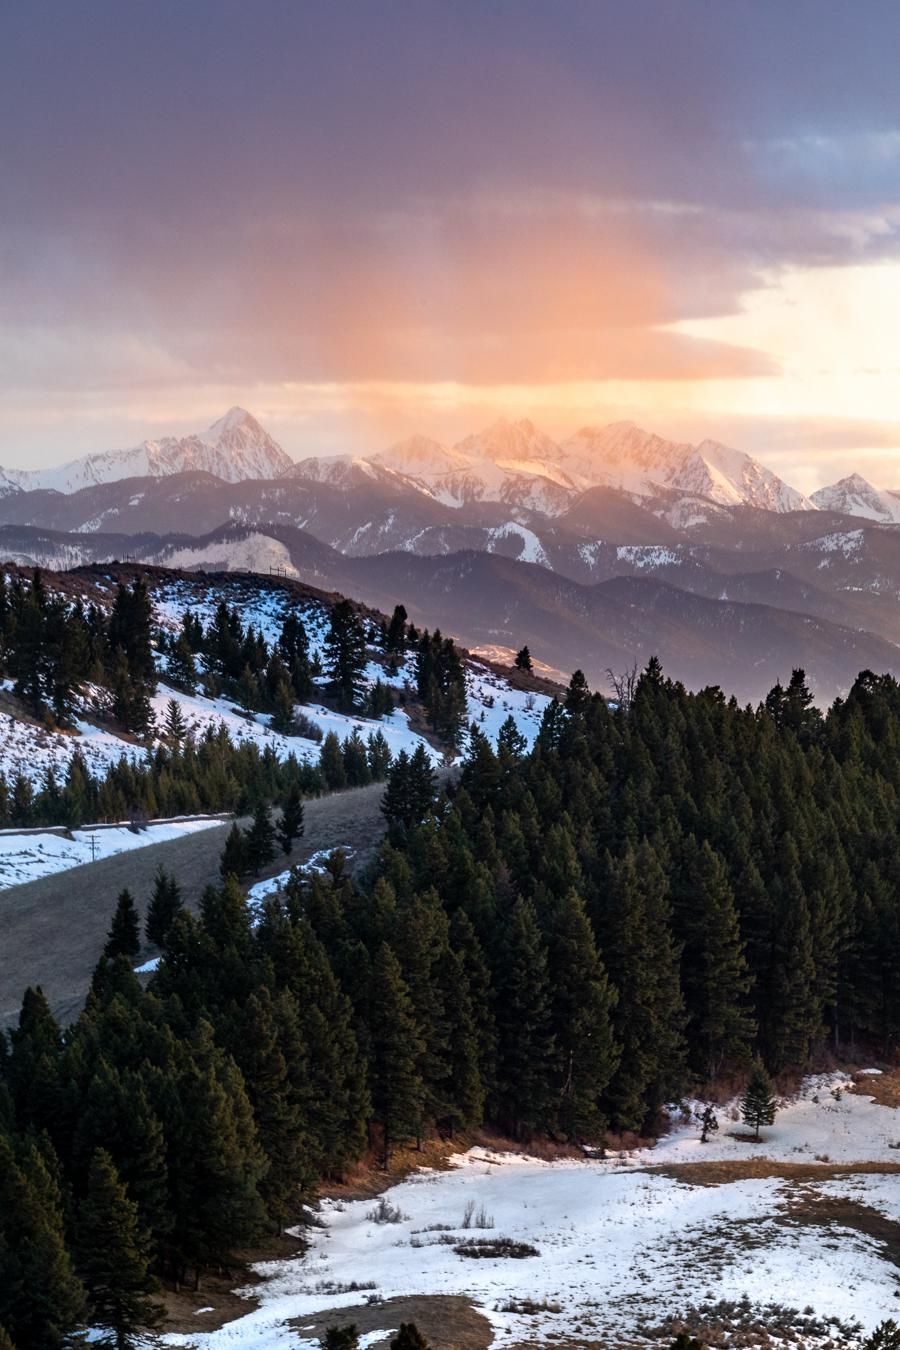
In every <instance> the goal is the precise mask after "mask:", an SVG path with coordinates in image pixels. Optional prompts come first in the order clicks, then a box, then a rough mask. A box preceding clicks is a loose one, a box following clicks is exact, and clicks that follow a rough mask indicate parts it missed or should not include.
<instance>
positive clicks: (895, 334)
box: [0, 0, 900, 490]
mask: <svg viewBox="0 0 900 1350" xmlns="http://www.w3.org/2000/svg"><path fill="white" fill-rule="evenodd" d="M898 50H900V6H898V5H896V3H894V0H866V4H865V5H864V6H855V5H851V4H848V3H847V2H846V0H791V3H790V4H785V3H784V2H783V0H727V3H723V0H628V3H627V4H623V3H621V0H584V2H582V0H553V3H547V2H546V0H478V2H477V3H475V2H473V0H302V3H296V0H277V2H276V0H254V2H253V3H252V4H248V3H246V0H191V3H190V4H185V3H184V0H153V2H152V3H150V0H138V3H136V4H131V5H122V4H121V3H120V2H119V0H82V2H81V3H79V4H77V5H73V4H72V3H71V0H29V3H28V4H27V5H25V4H20V5H14V4H8V5H5V6H0V463H2V464H5V465H8V466H15V467H25V466H28V465H35V466H37V465H43V464H50V463H55V462H59V461H61V460H64V459H67V458H71V457H73V456H74V455H78V454H82V453H85V452H87V451H93V450H104V449H111V448H115V447H121V446H127V445H132V444H135V443H136V442H138V441H140V440H142V439H143V438H144V437H145V436H158V435H162V434H168V433H173V432H177V433H179V434H184V433H185V432H187V431H191V430H197V429H200V428H202V427H205V426H207V425H208V424H209V423H210V422H212V421H213V420H214V419H215V418H216V417H217V416H219V415H220V414H221V413H222V412H224V411H225V409H227V408H228V407H229V406H231V405H232V404H236V403H237V404H241V405H243V406H245V407H247V408H249V409H250V410H251V411H252V412H253V413H254V414H255V415H256V416H258V417H259V418H260V419H261V420H262V421H263V422H264V423H265V424H266V426H267V427H268V429H269V430H270V431H272V433H273V434H274V435H275V436H276V437H277V439H278V440H279V441H280V442H281V444H282V445H283V446H284V447H285V449H286V450H287V451H288V452H289V453H290V454H292V455H294V456H295V457H297V458H300V457H302V456H303V455H306V454H322V453H325V454H328V453H338V452H341V451H345V450H352V451H354V452H367V451H370V450H374V449H378V448H380V447H381V446H382V445H383V444H386V443H388V442H389V441H391V440H393V439H397V438H398V437H400V436H403V435H406V434H408V433H410V432H412V431H422V432H425V433H427V434H430V435H434V436H436V437H438V438H439V439H444V440H453V439H456V438H457V437H459V436H462V435H464V434H466V433H468V432H470V431H472V430H475V429H478V428H479V427H480V426H482V425H483V424H485V423H487V422H489V421H490V420H492V419H493V418H494V417H496V416H497V415H500V414H502V415H507V416H509V415H513V416H529V417H532V418H533V419H534V420H535V421H537V422H539V423H540V425H541V426H542V427H544V428H545V429H546V430H547V431H548V432H550V433H551V434H556V435H564V434H568V433H570V432H572V431H574V430H575V429H577V428H578V427H580V426H583V425H586V424H602V423H604V422H608V421H612V420H615V419H617V418H620V417H633V418H634V419H635V420H636V421H638V422H640V423H641V424H642V425H645V426H647V427H649V428H650V429H652V430H655V431H658V432H660V433H662V434H668V435H672V436H676V437H678V438H686V439H699V438H700V437H702V436H713V437H715V438H716V439H719V440H723V441H726V442H728V443H730V444H734V445H737V446H738V447H739V448H741V449H744V450H748V451H750V452H751V453H753V454H756V455H759V456H760V458H762V459H763V460H764V461H765V462H766V463H768V464H769V465H771V466H772V467H773V468H775V469H776V470H777V471H778V472H779V473H781V474H782V475H783V476H784V477H786V478H788V480H789V481H792V482H794V483H796V484H797V485H798V486H799V487H801V488H803V489H806V490H809V489H811V488H813V487H816V486H818V485H821V484H822V483H826V482H830V481H833V480H834V479H835V478H837V477H839V476H841V475H842V474H844V473H846V472H849V471H852V470H855V469H858V470H860V471H861V472H863V473H865V474H866V475H867V476H869V477H871V478H872V479H874V481H875V482H876V483H877V484H878V485H880V486H887V487H898V488H900V324H898V322H897V316H898V314H900V81H898V79H897V74H896V53H897V51H898Z"/></svg>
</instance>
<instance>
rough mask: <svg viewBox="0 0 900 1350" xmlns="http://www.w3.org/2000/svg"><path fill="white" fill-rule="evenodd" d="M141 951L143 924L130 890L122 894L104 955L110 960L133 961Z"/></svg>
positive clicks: (117, 903)
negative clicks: (119, 958)
mask: <svg viewBox="0 0 900 1350" xmlns="http://www.w3.org/2000/svg"><path fill="white" fill-rule="evenodd" d="M140 950H141V923H140V919H139V917H138V912H137V907H136V905H135V903H134V898H133V897H132V894H131V892H130V891H129V890H124V891H122V892H121V893H120V895H119V899H118V900H117V902H116V910H115V913H114V914H113V920H112V923H111V924H110V929H109V934H108V936H107V939H106V946H105V947H104V948H103V955H104V956H106V957H109V959H110V960H112V959H114V958H115V957H117V956H127V957H128V959H129V960H132V959H133V958H134V957H136V956H137V954H138V952H139V951H140Z"/></svg>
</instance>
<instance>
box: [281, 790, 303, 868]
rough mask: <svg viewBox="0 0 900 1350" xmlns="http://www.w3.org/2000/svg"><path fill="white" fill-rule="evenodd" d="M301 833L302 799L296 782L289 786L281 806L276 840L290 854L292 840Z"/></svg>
mask: <svg viewBox="0 0 900 1350" xmlns="http://www.w3.org/2000/svg"><path fill="white" fill-rule="evenodd" d="M302 834H303V799H302V797H301V796H300V789H299V788H298V787H297V786H296V784H295V785H294V786H293V787H292V788H291V790H290V792H289V793H288V795H287V797H286V798H285V803H284V806H283V807H282V808H281V819H280V821H279V822H278V842H279V844H280V845H281V847H282V849H283V850H284V852H285V854H290V853H291V851H292V850H293V847H294V841H295V840H296V839H299V838H300V837H301V835H302Z"/></svg>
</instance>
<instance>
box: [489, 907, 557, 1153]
mask: <svg viewBox="0 0 900 1350" xmlns="http://www.w3.org/2000/svg"><path fill="white" fill-rule="evenodd" d="M494 983H495V988H496V995H497V996H496V1004H495V1007H496V1018H497V1038H498V1048H497V1082H496V1088H495V1111H496V1115H497V1117H498V1119H499V1121H500V1123H501V1124H502V1125H503V1127H504V1128H505V1129H506V1130H507V1132H508V1133H509V1134H511V1135H512V1136H513V1137H514V1138H516V1139H527V1138H529V1137H530V1136H531V1135H533V1134H535V1133H537V1132H538V1131H542V1130H550V1129H552V1128H553V1126H554V1125H555V1123H556V1092H555V1087H556V1082H555V1079H556V1077H557V1070H558V1064H559V1055H558V1050H557V1046H556V1042H555V1039H554V1036H553V1013H552V1006H551V990H550V977H549V972H548V966H547V949H546V946H545V944H544V941H543V939H542V937H541V932H540V929H539V927H538V923H537V919H536V917H535V913H534V908H533V906H532V905H531V903H530V902H529V901H524V900H521V899H519V900H517V901H516V902H515V904H514V905H513V907H512V910H511V911H510V913H509V915H508V916H507V918H506V922H505V924H504V926H503V929H502V934H501V936H500V941H499V949H498V954H497V960H496V964H495V966H494Z"/></svg>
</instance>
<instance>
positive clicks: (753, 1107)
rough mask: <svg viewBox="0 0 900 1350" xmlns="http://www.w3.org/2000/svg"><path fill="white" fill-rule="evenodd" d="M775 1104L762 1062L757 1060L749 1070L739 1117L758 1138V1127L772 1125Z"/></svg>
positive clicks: (769, 1081)
mask: <svg viewBox="0 0 900 1350" xmlns="http://www.w3.org/2000/svg"><path fill="white" fill-rule="evenodd" d="M775 1114H776V1106H775V1098H774V1097H773V1095H772V1082H771V1079H770V1078H769V1075H768V1074H767V1073H766V1071H765V1068H764V1067H763V1065H762V1063H761V1062H760V1061H759V1060H757V1061H756V1062H755V1063H754V1065H753V1068H752V1070H751V1072H750V1077H749V1079H748V1080H747V1086H746V1088H745V1090H744V1095H743V1097H742V1098H741V1117H742V1119H743V1121H744V1124H745V1125H749V1126H750V1127H751V1129H753V1130H755V1131H756V1134H755V1136H754V1137H755V1138H756V1139H758V1138H759V1131H760V1127H761V1126H763V1125H772V1124H773V1123H774V1121H775Z"/></svg>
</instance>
